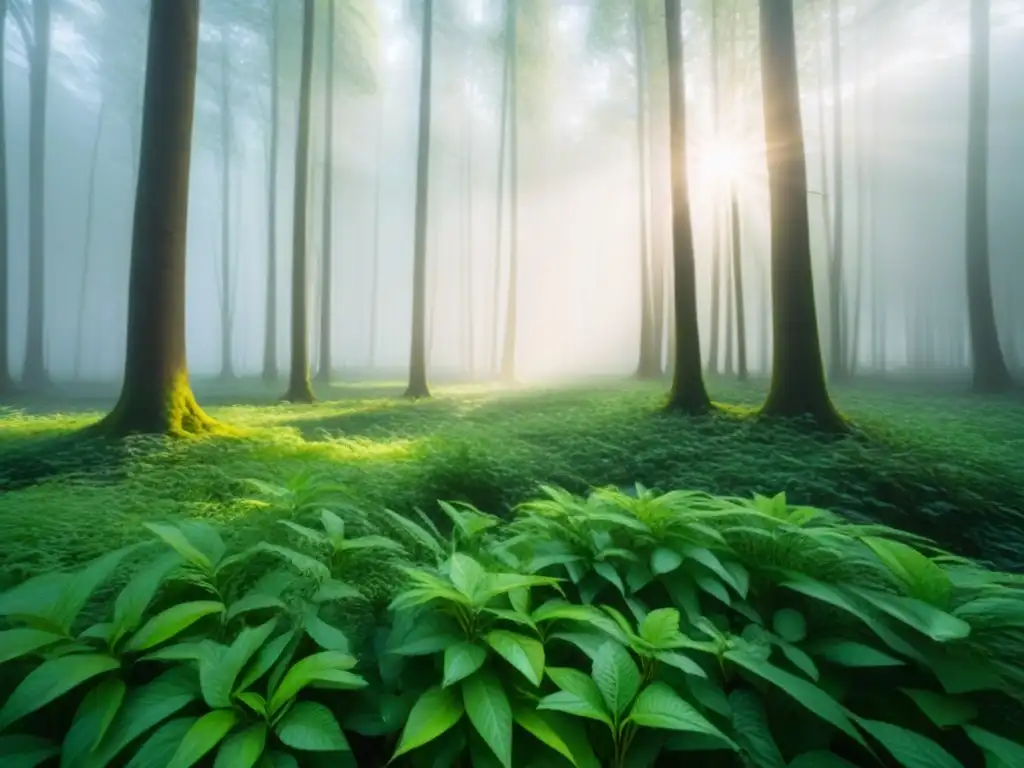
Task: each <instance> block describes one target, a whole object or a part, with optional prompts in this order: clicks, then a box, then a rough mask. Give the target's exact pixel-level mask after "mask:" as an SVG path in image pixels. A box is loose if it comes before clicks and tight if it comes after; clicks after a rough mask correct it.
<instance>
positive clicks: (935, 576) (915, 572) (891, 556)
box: [863, 536, 953, 610]
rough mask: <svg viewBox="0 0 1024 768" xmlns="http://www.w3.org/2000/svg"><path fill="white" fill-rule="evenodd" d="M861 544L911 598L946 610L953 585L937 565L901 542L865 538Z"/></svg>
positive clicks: (870, 537) (871, 537)
mask: <svg viewBox="0 0 1024 768" xmlns="http://www.w3.org/2000/svg"><path fill="white" fill-rule="evenodd" d="M863 542H864V543H865V544H867V545H868V546H869V547H870V548H871V549H872V551H873V552H874V553H875V555H876V556H877V557H878V559H879V560H881V561H882V562H883V563H884V564H885V566H886V567H887V568H888V569H889V570H890V571H891V572H892V574H893V576H895V577H896V578H897V579H898V580H899V581H900V582H902V583H903V584H904V586H905V587H906V588H907V591H908V592H910V594H911V596H913V597H916V598H917V599H918V600H922V601H924V602H926V603H930V604H931V605H933V606H935V607H936V608H939V609H940V610H947V609H948V608H949V600H950V597H951V595H952V593H953V584H952V582H950V580H949V576H948V575H946V572H945V571H944V570H943V569H942V568H941V567H940V566H939V565H937V564H936V563H934V562H932V560H931V559H929V558H928V557H925V556H924V555H922V554H921V553H920V552H918V551H917V550H916V549H914V548H913V547H910V546H908V545H906V544H904V543H903V542H901V541H895V540H893V539H879V538H875V537H873V536H865V537H864V538H863Z"/></svg>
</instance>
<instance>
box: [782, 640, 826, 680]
mask: <svg viewBox="0 0 1024 768" xmlns="http://www.w3.org/2000/svg"><path fill="white" fill-rule="evenodd" d="M779 648H781V649H782V655H783V656H785V657H786V658H787V659H788V660H789V663H790V664H792V665H793V666H794V667H796V668H797V669H799V670H800V671H801V672H803V673H804V674H805V675H807V676H808V677H809V678H811V680H814V681H815V682H817V680H818V678H819V677H820V676H821V675H820V673H819V672H818V665H817V664H815V663H814V659H812V658H811V657H810V656H808V655H807V653H806V652H804V651H803V650H801V649H800V648H797V647H796V646H795V645H790V644H789V643H785V642H784V643H779Z"/></svg>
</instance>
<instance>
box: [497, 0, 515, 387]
mask: <svg viewBox="0 0 1024 768" xmlns="http://www.w3.org/2000/svg"><path fill="white" fill-rule="evenodd" d="M517 11H518V0H505V46H506V48H505V56H506V57H507V60H508V97H507V98H508V120H509V128H508V140H509V152H508V154H509V158H508V164H509V169H508V170H509V173H508V177H509V178H508V186H509V191H508V196H509V204H510V207H511V210H510V215H509V227H510V228H511V230H512V233H511V243H510V244H509V256H508V295H507V298H506V299H505V342H504V344H503V345H502V353H501V380H502V381H503V382H505V383H506V384H511V383H513V382H514V381H515V379H516V331H517V330H518V328H517V326H518V323H519V65H518V61H519V58H518V55H517V54H518V51H517V48H518V40H519V29H518V26H519V14H518V13H517Z"/></svg>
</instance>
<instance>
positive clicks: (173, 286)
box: [94, 0, 214, 436]
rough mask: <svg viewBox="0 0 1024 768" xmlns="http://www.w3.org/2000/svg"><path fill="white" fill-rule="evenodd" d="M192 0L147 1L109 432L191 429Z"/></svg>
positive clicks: (198, 426) (195, 38) (203, 424)
mask: <svg viewBox="0 0 1024 768" xmlns="http://www.w3.org/2000/svg"><path fill="white" fill-rule="evenodd" d="M198 42H199V2H198V0H152V4H151V6H150V13H149V53H148V56H147V62H146V95H145V102H144V107H143V126H142V144H141V153H140V163H139V181H138V189H137V192H136V196H135V221H134V227H133V234H132V262H131V276H130V278H129V284H130V287H129V291H128V344H127V354H126V356H125V369H124V382H123V384H122V385H121V396H120V398H119V399H118V402H117V405H116V406H114V409H113V410H112V411H111V412H110V413H109V414H108V415H107V417H106V418H105V419H103V420H102V421H101V422H100V423H99V424H97V425H96V427H95V428H94V429H95V430H96V431H98V432H100V433H102V434H107V435H111V436H122V435H128V434H132V433H146V434H170V435H181V434H196V433H201V432H206V431H209V430H210V429H211V428H213V427H214V422H213V421H212V420H211V419H210V418H209V417H208V416H207V415H206V414H205V413H203V411H202V409H200V407H199V405H198V404H197V403H196V400H195V397H194V396H193V394H192V389H191V387H190V386H189V380H188V366H187V363H186V355H185V265H186V259H185V244H186V239H187V230H188V192H189V169H190V156H191V151H192V117H193V109H194V105H195V84H196V54H197V48H198Z"/></svg>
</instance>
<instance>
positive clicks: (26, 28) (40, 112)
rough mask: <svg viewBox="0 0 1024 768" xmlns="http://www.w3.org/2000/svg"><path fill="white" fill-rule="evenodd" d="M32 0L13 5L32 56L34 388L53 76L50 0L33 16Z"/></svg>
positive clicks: (40, 340) (42, 301)
mask: <svg viewBox="0 0 1024 768" xmlns="http://www.w3.org/2000/svg"><path fill="white" fill-rule="evenodd" d="M26 5H27V2H26V0H14V3H13V4H12V5H11V11H12V13H13V16H14V20H15V22H16V23H17V24H18V29H19V31H20V33H21V38H22V41H23V42H24V45H25V50H26V53H27V55H28V62H29V147H28V167H29V170H28V208H29V213H28V265H29V266H28V326H27V336H26V341H25V366H24V369H23V371H22V380H23V382H24V384H25V386H27V387H28V388H29V389H39V388H41V387H45V386H46V384H47V383H48V378H49V377H48V375H47V372H46V357H45V338H46V239H45V238H46V229H45V227H46V221H45V205H46V197H45V183H46V178H45V169H46V103H47V89H48V87H49V80H50V34H51V29H50V0H33V2H32V4H31V5H32V20H31V23H29V11H28V10H27V8H26Z"/></svg>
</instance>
